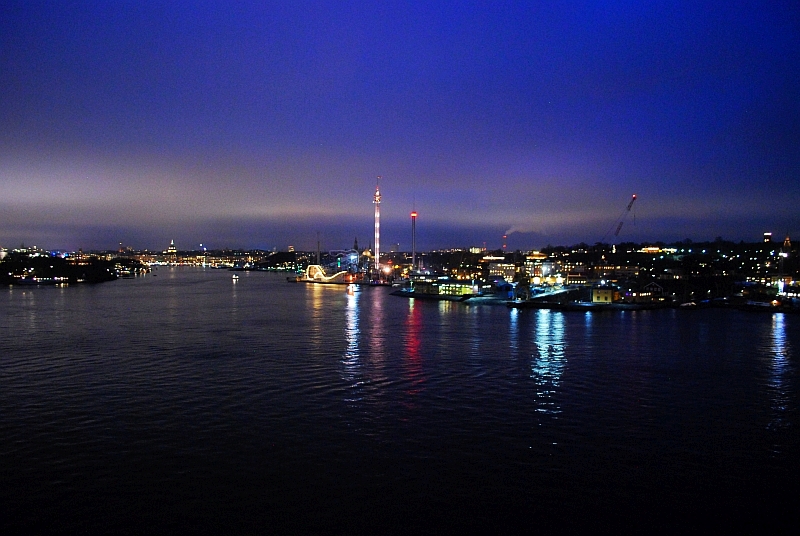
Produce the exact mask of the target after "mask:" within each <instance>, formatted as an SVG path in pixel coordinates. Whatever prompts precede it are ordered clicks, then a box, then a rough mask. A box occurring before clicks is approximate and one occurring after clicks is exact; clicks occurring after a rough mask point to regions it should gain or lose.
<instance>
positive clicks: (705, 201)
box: [0, 1, 800, 249]
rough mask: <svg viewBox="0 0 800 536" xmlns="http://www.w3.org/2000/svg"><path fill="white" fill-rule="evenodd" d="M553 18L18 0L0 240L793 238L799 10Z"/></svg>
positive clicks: (799, 169)
mask: <svg viewBox="0 0 800 536" xmlns="http://www.w3.org/2000/svg"><path fill="white" fill-rule="evenodd" d="M231 4H233V5H231ZM342 4H344V5H342ZM539 4H540V3H539V2H448V3H431V2H392V3H385V2H365V3H362V2H347V3H342V2H301V1H292V2H235V3H229V2H196V3H183V2H155V1H154V2H148V1H135V2H134V1H131V2H117V1H115V2H33V1H25V2H15V1H7V2H3V4H2V6H0V50H1V51H2V52H1V54H0V102H2V106H0V246H4V247H14V246H17V245H18V244H19V243H20V242H25V243H26V244H29V245H30V244H37V245H41V246H44V247H49V248H69V249H76V248H78V247H83V248H106V247H114V246H115V245H116V244H117V243H119V242H120V241H122V242H123V243H125V244H126V245H131V246H133V247H135V248H145V247H148V248H157V249H158V248H164V247H165V246H166V244H168V242H169V240H170V239H175V241H176V244H177V245H178V246H179V247H182V248H187V249H188V248H191V247H197V246H198V244H199V243H201V242H202V243H204V244H205V245H208V246H209V247H268V248H271V247H277V248H280V249H282V248H285V247H286V246H287V245H289V244H292V245H295V246H297V247H299V248H309V249H311V248H314V247H315V244H316V237H317V232H319V233H320V236H321V237H322V240H323V247H326V248H340V247H346V246H349V245H350V244H352V241H353V237H355V236H358V238H359V242H360V243H362V244H365V245H366V244H367V243H369V242H370V240H371V234H372V213H373V206H372V193H373V191H374V188H375V177H376V176H377V175H381V176H383V179H382V182H381V191H382V193H383V204H382V215H383V218H382V244H383V249H386V245H387V244H389V243H400V245H401V247H403V248H406V249H408V248H409V247H410V222H409V217H408V214H409V212H410V211H411V209H412V208H413V207H416V209H417V211H418V212H419V218H418V223H417V229H418V242H419V245H420V247H422V248H426V249H428V248H437V247H465V246H480V245H483V244H484V243H486V245H487V246H488V247H490V248H496V247H499V246H500V244H501V236H502V234H503V233H504V232H510V233H511V234H510V236H509V238H508V246H509V248H515V249H516V248H522V249H529V248H536V247H541V246H544V245H546V244H548V243H551V244H567V245H568V244H574V243H577V242H581V241H583V242H589V243H593V242H596V241H598V240H600V239H601V238H603V236H604V235H606V233H607V231H608V230H609V228H610V227H612V225H613V222H614V219H615V218H616V217H617V216H618V215H619V214H620V212H621V211H622V209H623V208H624V207H625V205H626V204H627V203H628V200H629V199H630V196H631V194H633V193H636V194H637V195H638V200H637V202H636V204H635V205H634V212H635V221H634V214H633V213H632V214H631V216H630V217H629V218H628V219H627V221H626V223H625V226H624V227H623V229H622V231H621V233H620V235H619V237H617V238H614V237H613V236H612V237H609V238H607V241H629V240H632V241H637V242H640V241H655V240H665V241H671V240H678V239H684V238H691V239H693V240H713V239H714V238H715V237H716V236H722V237H724V238H729V239H735V240H742V239H743V240H757V239H758V237H759V235H760V234H761V233H762V232H763V231H772V232H774V233H776V234H778V235H783V233H785V232H787V231H788V232H790V233H792V232H794V233H800V218H798V206H800V68H798V65H800V7H799V6H798V4H797V3H796V2H777V1H771V2H725V3H722V2H698V1H693V2H608V1H606V2H552V3H541V4H544V5H539Z"/></svg>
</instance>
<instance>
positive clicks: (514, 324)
mask: <svg viewBox="0 0 800 536" xmlns="http://www.w3.org/2000/svg"><path fill="white" fill-rule="evenodd" d="M508 345H509V347H510V348H511V357H512V358H516V357H517V356H518V355H519V309H517V308H516V307H512V308H511V310H510V311H509V318H508Z"/></svg>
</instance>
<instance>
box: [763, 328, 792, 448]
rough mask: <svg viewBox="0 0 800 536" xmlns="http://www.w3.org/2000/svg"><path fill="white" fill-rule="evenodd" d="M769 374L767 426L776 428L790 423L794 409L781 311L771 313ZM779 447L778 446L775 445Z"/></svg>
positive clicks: (789, 366)
mask: <svg viewBox="0 0 800 536" xmlns="http://www.w3.org/2000/svg"><path fill="white" fill-rule="evenodd" d="M769 333H770V350H771V351H770V356H769V357H770V359H769V366H770V371H769V372H770V374H769V380H768V381H769V384H768V385H769V393H770V405H771V409H772V419H771V420H770V422H769V424H768V425H767V428H768V429H770V430H778V429H781V428H785V427H787V426H789V425H790V422H789V420H788V419H787V415H788V414H789V413H790V412H791V411H793V410H794V407H793V398H792V386H791V384H790V380H789V378H790V372H791V370H790V369H791V360H792V356H791V348H790V346H789V342H788V340H787V337H786V316H785V314H783V313H774V314H773V315H772V329H771V330H770V332H769ZM776 448H779V447H776Z"/></svg>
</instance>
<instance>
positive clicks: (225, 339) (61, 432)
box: [0, 269, 800, 533]
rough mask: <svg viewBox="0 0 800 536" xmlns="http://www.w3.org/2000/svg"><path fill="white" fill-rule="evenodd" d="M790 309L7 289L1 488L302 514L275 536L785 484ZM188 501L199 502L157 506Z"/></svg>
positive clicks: (71, 499)
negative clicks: (383, 520) (429, 510)
mask: <svg viewBox="0 0 800 536" xmlns="http://www.w3.org/2000/svg"><path fill="white" fill-rule="evenodd" d="M98 312H99V314H98ZM798 320H800V318H798V317H796V316H793V315H783V314H776V315H745V314H744V313H739V312H737V311H728V310H706V311H694V312H688V313H684V312H675V311H640V312H636V314H632V313H626V314H616V313H614V312H605V313H568V312H559V311H548V310H537V311H534V310H516V309H511V310H510V309H506V308H503V307H489V306H474V307H468V306H465V305H464V304H458V303H452V302H438V303H437V302H430V301H420V300H410V299H405V298H397V297H392V296H389V295H388V289H384V288H370V289H362V290H360V291H356V292H355V293H354V294H352V295H348V294H347V293H346V290H345V288H344V287H341V286H336V285H302V284H291V285H289V284H287V283H286V282H285V278H284V277H280V276H274V277H272V275H271V274H262V273H252V274H247V275H242V276H240V279H239V281H238V283H237V284H235V285H234V284H232V283H231V277H230V273H229V272H225V271H220V272H217V271H209V272H208V273H206V272H199V271H191V270H185V271H180V270H177V269H176V270H166V269H162V270H161V274H160V276H159V277H156V278H155V279H153V278H149V279H146V278H143V279H138V278H137V279H136V280H126V281H117V282H114V283H108V284H103V285H98V286H91V287H88V286H87V287H80V286H76V287H69V288H65V289H58V290H56V289H49V288H41V289H25V290H21V289H9V290H8V291H5V292H4V291H3V289H0V322H2V327H3V328H4V329H6V332H5V333H8V334H12V335H13V336H7V337H2V338H0V385H2V387H3V388H2V389H0V408H2V411H0V437H2V438H3V439H4V441H0V459H2V460H3V461H4V464H5V468H6V470H5V472H4V479H5V482H7V483H8V484H7V485H6V487H5V494H4V495H0V501H2V500H5V501H6V502H8V501H9V500H14V501H16V503H15V504H17V507H18V508H19V509H21V510H26V509H29V511H30V512H35V510H34V507H35V508H37V509H39V511H42V510H46V508H42V507H41V504H45V505H46V506H48V507H51V509H52V507H56V510H58V509H59V508H60V510H59V511H60V512H61V513H63V514H65V515H66V516H70V515H71V516H73V520H74V519H75V518H80V519H81V520H83V519H87V518H90V517H89V516H90V515H94V514H96V513H97V512H98V506H97V505H100V509H102V510H103V511H106V512H113V514H110V515H109V516H107V518H114V519H111V521H109V520H108V519H106V522H109V523H112V522H113V521H114V520H115V519H116V518H117V516H118V514H117V512H118V510H115V509H114V508H113V507H114V506H118V505H115V504H114V503H113V501H110V500H109V499H108V498H107V497H108V496H112V495H116V496H119V495H127V496H136V497H142V498H143V499H142V501H145V502H146V501H149V500H150V498H151V497H157V498H166V499H165V500H163V501H160V502H161V503H163V504H165V505H166V504H169V505H170V506H164V507H160V508H159V507H158V506H156V507H155V508H153V509H152V510H148V509H141V510H136V509H131V508H129V509H128V510H126V511H124V512H123V514H122V515H123V517H125V519H128V520H133V521H132V523H135V522H136V520H138V519H140V518H141V516H144V518H146V519H148V520H150V521H153V522H154V523H157V522H158V520H159V519H164V518H168V517H169V516H171V515H173V514H175V512H177V513H178V515H179V516H183V517H182V519H183V520H184V521H186V520H189V521H192V520H195V519H198V518H197V517H196V512H197V508H194V507H195V506H200V507H202V508H206V507H210V508H209V511H210V512H212V513H211V514H209V516H208V517H207V518H201V520H200V521H197V522H196V523H197V524H201V523H202V522H203V520H207V519H209V518H212V519H217V517H214V516H215V515H216V514H218V516H219V519H220V520H222V521H217V523H224V522H230V521H231V520H232V519H233V518H234V517H235V516H234V514H231V515H229V516H228V517H226V515H225V512H228V511H229V510H228V509H229V508H231V505H232V504H233V502H234V501H228V502H226V500H224V499H216V498H217V497H226V496H227V497H231V496H233V497H237V498H240V499H241V498H243V500H244V501H250V502H246V503H242V504H246V507H242V508H241V509H239V511H238V512H236V513H244V515H245V516H247V515H254V514H253V512H263V515H262V517H263V518H264V519H268V521H269V522H272V521H274V520H275V519H280V518H281V516H284V517H283V518H288V517H293V518H297V519H305V518H306V517H307V516H308V515H309V512H312V513H313V514H314V515H317V516H318V517H317V518H316V520H318V522H319V523H318V524H317V525H313V526H300V527H299V528H300V529H301V530H292V529H293V528H294V529H296V528H297V527H293V526H291V525H289V526H279V527H278V528H279V529H283V530H277V531H276V532H283V533H292V532H295V533H296V532H309V533H315V532H325V531H326V530H327V527H328V526H330V527H335V528H334V529H331V530H330V531H328V532H341V533H354V532H359V531H358V530H347V529H348V528H350V527H346V526H345V527H341V526H337V525H336V523H337V522H339V523H341V519H348V520H352V519H358V516H359V515H363V514H364V512H365V511H370V512H372V511H374V512H382V509H385V508H386V507H387V505H401V506H398V507H397V508H398V509H397V511H396V512H395V514H396V517H395V519H401V518H402V516H403V515H405V512H407V511H409V510H413V509H424V508H426V507H429V506H430V504H431V497H434V496H435V497H436V500H437V501H438V502H437V513H438V512H440V511H441V512H444V513H445V514H446V515H447V514H449V515H451V516H452V517H451V518H449V520H453V519H456V518H459V517H458V516H461V515H462V514H463V513H464V508H463V505H464V504H470V505H477V506H476V507H480V505H484V504H490V501H493V500H494V501H496V502H495V503H493V504H494V505H495V506H496V505H497V504H502V505H508V510H507V513H509V514H510V515H512V516H513V515H521V514H520V512H524V514H525V515H526V518H532V515H533V514H536V513H541V512H543V511H547V508H548V507H550V506H553V505H556V506H557V505H558V504H560V503H562V502H567V503H568V502H569V501H570V500H573V498H575V497H582V496H585V497H588V498H587V501H589V500H595V499H598V497H600V498H605V497H609V499H608V501H609V502H610V503H611V506H620V505H622V506H627V503H626V501H628V499H629V495H626V491H625V490H630V489H632V488H635V489H636V490H643V491H644V493H643V494H642V495H643V496H649V497H652V498H653V501H654V502H659V501H661V499H662V498H664V494H665V493H666V499H667V500H669V499H674V502H673V503H671V504H672V505H678V506H681V505H684V504H687V503H689V502H690V501H685V496H686V495H687V494H690V495H691V494H694V495H691V498H692V499H695V500H697V499H700V500H699V501H698V504H700V503H702V504H703V505H705V504H706V503H705V502H703V501H702V499H703V498H704V497H705V496H706V495H705V492H706V491H708V492H711V493H714V494H715V497H718V496H719V495H720V494H723V495H724V494H725V493H726V492H727V490H728V488H730V487H732V486H733V488H735V486H736V485H737V483H741V482H747V483H750V482H760V481H761V480H759V479H760V478H761V477H762V475H763V474H766V473H768V472H769V471H770V470H771V469H772V468H778V470H779V471H775V472H773V473H772V475H773V481H774V482H778V483H780V484H786V483H787V482H796V481H797V479H794V480H790V479H789V478H788V477H787V478H784V477H783V476H782V475H783V474H784V473H785V472H786V471H784V470H786V468H787V467H788V466H789V464H790V463H794V462H796V459H797V454H798V453H799V452H800V448H798V443H799V442H798V439H797V431H796V430H797V429H798V426H797V419H798V411H797V385H798V382H797V363H796V360H797V358H798V355H797V352H796V351H795V350H794V347H796V345H797V344H800V342H798V341H800V339H798V336H799V335H800V330H798ZM754 334H755V336H754ZM793 345H794V346H793ZM545 422H546V423H547V429H546V430H544V427H541V428H540V427H538V426H537V423H538V424H539V425H542V424H543V423H545ZM767 424H768V426H767ZM553 444H558V445H559V448H558V449H553V448H552V445H553ZM54 445H56V446H55V447H54ZM759 445H760V446H764V447H765V448H757V447H758V446H759ZM754 446H755V447H756V448H754ZM769 448H772V451H770V450H769ZM767 458H768V459H767ZM143 467H144V468H146V467H154V469H153V470H152V471H150V473H143V472H142V468H143ZM665 467H668V468H669V472H668V475H667V476H665V470H664V468H665ZM780 471H783V472H780ZM775 474H778V476H777V477H776V476H774V475H775ZM187 475H188V476H187ZM731 475H732V476H731ZM752 475H756V476H757V477H758V478H757V479H755V480H754V479H752V478H751V477H752ZM790 476H794V474H791V475H790ZM30 482H39V484H38V485H37V486H38V487H37V488H36V490H38V491H33V492H31V493H30V496H29V497H20V496H19V495H18V494H16V493H15V490H16V489H20V487H21V486H23V485H26V484H28V483H30ZM54 482H57V483H56V484H54ZM86 482H91V485H88V486H87V485H86V484H85V483H86ZM698 482H703V483H704V485H705V486H706V487H705V488H704V489H703V490H701V491H700V492H697V491H694V490H697V487H696V486H697V483H698ZM241 483H244V485H242V484H241ZM764 488H766V486H764ZM795 488H796V486H795ZM2 489H3V488H2V486H0V490H2ZM287 489H288V490H289V492H290V493H288V494H286V491H287ZM54 490H55V492H58V491H59V490H62V495H60V496H59V495H57V494H55V493H54ZM98 490H99V491H98ZM243 490H244V491H243ZM250 490H256V492H255V494H251V493H250ZM665 490H666V491H665ZM760 491H763V489H761V490H760ZM106 492H107V493H106ZM735 492H736V493H740V492H741V493H747V490H744V491H742V486H740V487H739V489H735ZM187 493H196V494H197V496H202V497H203V498H202V499H197V500H196V501H195V503H193V504H190V505H189V506H186V505H185V504H179V501H177V500H175V501H173V502H171V503H170V501H169V500H168V499H170V498H172V497H180V496H185V495H186V494H187ZM237 493H238V494H239V495H236V494H237ZM670 494H671V495H670ZM701 494H702V496H701V497H698V496H699V495H701ZM256 496H257V497H256ZM76 497H78V498H80V497H83V499H81V500H80V501H79V503H78V504H77V505H76V503H75V501H76V499H75V498H76ZM253 497H256V498H253ZM265 497H269V499H268V500H265V499H264V498H265ZM454 497H455V498H454ZM738 497H739V496H738V495H736V496H734V498H738ZM354 498H355V499H354ZM548 501H550V502H548ZM153 502H155V501H153ZM255 503H258V504H255ZM526 505H536V508H539V509H538V510H537V511H536V512H534V511H533V509H532V508H531V509H528V510H526ZM542 505H543V506H542ZM148 506H150V503H148ZM173 507H174V511H173V510H170V508H173ZM401 508H402V513H401ZM215 509H216V510H215ZM143 512H144V513H143ZM286 512H289V515H288V516H287V515H286ZM528 514H531V515H528ZM376 515H378V514H376ZM148 516H149V517H148ZM304 516H306V517H304ZM27 519H29V520H30V519H35V513H34V514H30V516H29V518H27ZM54 519H55V518H54ZM91 519H95V518H94V517H91ZM61 521H62V518H60V517H59V518H58V519H56V521H54V522H58V523H61ZM259 521H261V519H260V520H259ZM35 522H36V521H35V520H34V521H31V523H35ZM559 522H560V519H559ZM102 523H104V522H103V521H101V522H100V526H101V528H111V526H103V525H102ZM326 523H327V524H326ZM328 524H329V525H328ZM132 526H134V525H132ZM264 526H268V523H267V522H266V521H265V523H264V524H263V525H259V527H260V528H261V529H263V527H264ZM74 527H75V525H74V524H73V525H72V526H70V527H69V528H74ZM320 527H325V528H322V529H321V528H320ZM195 528H197V527H195ZM199 528H200V529H203V528H205V527H202V526H201V527H199ZM215 528H219V527H216V526H215ZM244 528H245V529H251V530H249V531H248V530H243V531H241V532H258V531H257V530H252V527H250V526H248V527H244ZM369 528H370V529H374V527H369ZM383 528H385V527H384V526H379V527H378V529H383ZM437 528H438V527H437ZM467 528H469V527H467ZM302 529H307V530H302ZM336 529H340V530H336ZM17 532H19V531H17ZM29 532H30V531H29ZM62 532H64V531H62ZM96 532H97V533H103V532H113V531H112V530H107V531H102V530H97V531H96ZM195 532H202V530H196V531H195ZM217 532H219V531H217ZM360 532H370V531H369V530H362V531H360ZM372 532H387V531H382V530H372ZM421 532H424V531H421ZM462 532H468V531H466V530H464V531H462ZM9 533H13V532H9Z"/></svg>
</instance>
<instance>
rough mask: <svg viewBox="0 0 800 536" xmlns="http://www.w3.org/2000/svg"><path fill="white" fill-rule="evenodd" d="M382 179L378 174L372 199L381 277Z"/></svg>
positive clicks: (377, 265)
mask: <svg viewBox="0 0 800 536" xmlns="http://www.w3.org/2000/svg"><path fill="white" fill-rule="evenodd" d="M380 180H381V177H380V175H378V180H377V181H376V183H375V197H374V198H373V199H372V202H373V203H374V204H375V272H376V275H377V277H378V278H379V279H380V277H381V192H380Z"/></svg>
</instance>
